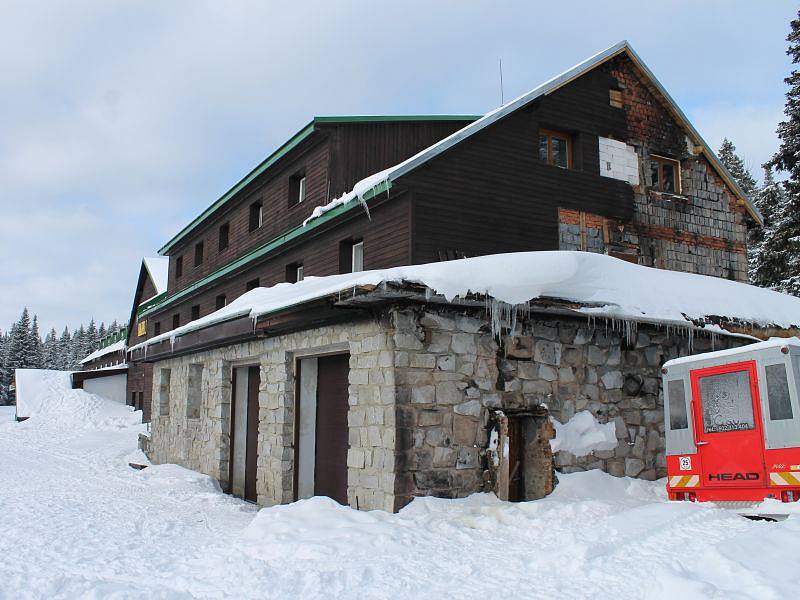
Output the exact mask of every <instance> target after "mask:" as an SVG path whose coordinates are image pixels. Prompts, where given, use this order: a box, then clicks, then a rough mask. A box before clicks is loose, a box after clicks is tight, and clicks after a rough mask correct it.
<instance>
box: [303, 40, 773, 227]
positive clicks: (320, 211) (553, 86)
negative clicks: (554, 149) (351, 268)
mask: <svg viewBox="0 0 800 600" xmlns="http://www.w3.org/2000/svg"><path fill="white" fill-rule="evenodd" d="M621 53H626V54H627V55H628V57H629V58H630V59H631V60H632V61H633V62H634V63H635V64H636V65H637V66H638V67H639V69H641V71H642V72H643V73H644V74H645V76H646V77H647V78H648V79H649V80H650V81H651V83H652V84H653V86H654V87H655V88H656V89H657V90H658V92H659V93H660V94H661V96H662V97H663V98H664V100H665V101H666V104H667V106H668V107H669V108H670V109H671V110H672V112H673V113H674V116H675V117H676V118H677V120H678V121H679V122H681V123H682V125H683V126H684V128H685V129H686V130H687V131H688V132H689V133H690V135H691V136H692V137H693V138H694V140H695V143H696V144H697V145H699V146H701V147H702V148H703V152H704V154H705V155H706V157H707V158H708V160H709V161H710V162H711V164H712V165H713V166H714V168H715V170H716V171H717V172H718V173H719V174H720V175H721V176H722V178H723V179H724V180H725V182H726V183H727V184H728V185H729V186H730V188H731V189H732V190H733V191H734V193H735V195H736V196H737V197H738V198H739V200H741V201H742V202H744V204H745V205H746V206H747V209H748V211H749V212H750V214H751V215H752V216H753V218H754V219H755V220H756V222H757V223H759V224H762V222H763V217H762V216H761V213H760V212H759V211H758V208H756V206H755V205H754V204H753V203H752V202H751V201H750V199H749V198H748V197H747V194H745V193H744V192H743V191H742V189H741V187H740V186H739V184H738V183H737V182H736V179H735V178H734V177H733V176H732V175H731V174H730V172H729V171H728V170H727V169H726V168H725V166H724V165H723V164H722V163H721V162H720V160H719V158H717V155H716V154H715V153H714V151H713V150H712V149H711V147H710V146H709V145H708V144H707V143H706V142H705V140H704V139H703V138H702V136H701V135H700V133H699V132H698V131H697V129H695V127H694V125H692V123H691V121H689V119H688V117H687V116H686V115H685V114H684V113H683V111H682V110H681V109H680V107H679V106H678V104H677V103H676V102H675V100H673V98H672V96H670V95H669V93H668V92H667V90H666V89H665V88H664V86H663V85H661V82H660V81H659V80H658V79H657V78H656V76H655V75H654V74H653V72H652V71H651V70H650V69H649V68H648V67H647V65H646V64H645V63H644V61H643V60H642V59H641V58H640V57H639V55H638V54H637V53H636V52H635V51H634V49H633V48H632V47H631V45H630V44H629V43H628V41H627V40H622V41H620V42H617V43H616V44H614V45H613V46H611V47H609V48H606V49H605V50H603V51H601V52H598V53H597V54H595V55H594V56H590V57H589V58H587V59H586V60H584V61H582V62H580V63H578V64H577V65H575V66H574V67H572V68H570V69H567V70H566V71H564V72H563V73H560V74H558V75H556V76H555V77H553V78H552V79H549V80H548V81H545V82H544V83H543V84H541V85H540V86H538V87H536V88H534V89H532V90H530V91H529V92H526V93H524V94H522V95H521V96H519V97H517V98H515V99H513V100H511V101H510V102H507V103H505V104H503V105H502V106H500V107H498V108H496V109H495V110H493V111H491V112H488V113H486V114H485V115H484V116H483V117H481V118H480V119H478V120H477V121H473V122H472V123H470V124H469V125H466V126H465V127H463V128H461V129H459V130H458V131H456V132H455V133H452V134H451V135H449V136H447V137H446V138H444V139H442V140H440V141H438V142H436V143H435V144H432V145H431V146H428V147H427V148H425V149H423V150H421V151H420V152H418V153H417V154H415V155H414V156H411V157H410V158H408V159H406V160H404V161H403V162H401V163H398V164H396V165H394V166H393V167H390V168H388V169H385V170H384V171H381V172H380V173H375V174H374V175H370V176H369V177H366V178H365V179H362V180H361V181H359V182H358V183H356V185H355V186H354V187H353V189H352V190H350V191H349V192H347V193H345V194H343V195H341V196H340V197H338V198H335V199H334V200H332V201H331V202H329V203H328V204H325V205H323V206H318V207H316V208H315V209H314V210H313V212H312V213H311V216H309V217H308V218H307V219H306V220H305V221H303V226H305V225H306V224H307V223H308V222H309V221H312V220H313V219H316V218H318V217H321V216H322V215H324V214H325V213H327V212H329V211H331V210H333V209H334V208H336V207H338V206H341V205H343V204H348V203H350V202H352V201H354V200H359V201H360V202H361V203H362V204H365V202H366V200H368V199H369V198H370V197H371V196H372V195H377V194H378V193H380V192H383V191H385V190H387V189H389V188H390V187H391V184H392V182H393V181H395V180H396V179H398V178H400V177H402V176H403V175H405V174H406V173H408V172H409V171H412V170H413V169H415V168H417V167H418V166H419V165H421V164H423V163H425V162H427V161H429V160H431V159H432V158H435V157H436V156H439V155H440V154H441V153H443V152H445V151H446V150H448V149H449V148H451V147H452V146H455V145H456V144H458V143H460V142H461V141H463V140H465V139H466V138H468V137H470V136H472V135H473V134H475V133H477V132H479V131H481V130H482V129H484V128H485V127H488V126H489V125H491V124H492V123H494V122H496V121H498V120H500V119H502V118H503V117H505V116H506V115H508V114H511V113H512V112H514V111H516V110H517V109H519V108H521V107H523V106H525V105H527V104H530V103H531V102H532V101H533V100H535V99H537V98H539V97H541V96H546V95H548V94H551V93H553V92H555V91H556V90H558V89H559V88H561V87H562V86H563V85H565V84H567V83H569V82H571V81H573V80H574V79H576V78H578V77H580V76H581V75H583V74H584V73H587V72H588V71H590V70H592V69H594V68H595V67H596V66H598V65H600V64H602V63H604V62H605V61H607V60H609V59H611V58H613V57H615V56H617V55H618V54H621Z"/></svg>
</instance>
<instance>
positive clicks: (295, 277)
mask: <svg viewBox="0 0 800 600" xmlns="http://www.w3.org/2000/svg"><path fill="white" fill-rule="evenodd" d="M286 281H288V282H289V283H297V282H298V281H303V265H302V264H299V263H292V264H290V265H286Z"/></svg>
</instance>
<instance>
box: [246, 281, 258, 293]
mask: <svg viewBox="0 0 800 600" xmlns="http://www.w3.org/2000/svg"><path fill="white" fill-rule="evenodd" d="M258 285H259V282H258V278H256V279H251V280H250V281H248V282H247V283H246V284H245V288H244V289H245V291H248V292H249V291H250V290H254V289H256V288H257V287H258Z"/></svg>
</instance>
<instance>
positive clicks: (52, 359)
mask: <svg viewBox="0 0 800 600" xmlns="http://www.w3.org/2000/svg"><path fill="white" fill-rule="evenodd" d="M42 359H43V360H42V366H43V368H45V369H58V334H57V333H56V330H55V329H53V328H51V329H50V332H49V333H48V334H47V335H46V336H45V338H44V343H43V344H42Z"/></svg>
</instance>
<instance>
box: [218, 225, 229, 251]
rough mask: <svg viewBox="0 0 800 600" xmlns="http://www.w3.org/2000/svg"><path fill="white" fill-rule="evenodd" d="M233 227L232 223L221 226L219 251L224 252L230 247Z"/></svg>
mask: <svg viewBox="0 0 800 600" xmlns="http://www.w3.org/2000/svg"><path fill="white" fill-rule="evenodd" d="M230 235H231V226H230V223H224V224H223V225H220V226H219V247H218V250H219V251H220V252H222V251H223V250H225V249H226V248H227V247H228V244H229V243H230Z"/></svg>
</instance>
